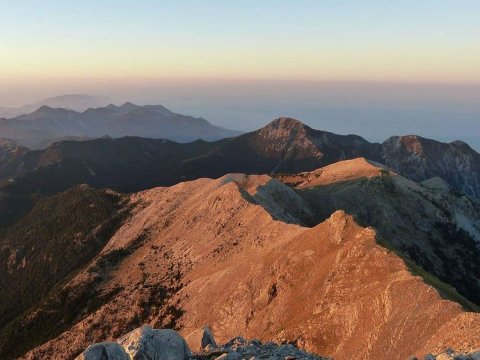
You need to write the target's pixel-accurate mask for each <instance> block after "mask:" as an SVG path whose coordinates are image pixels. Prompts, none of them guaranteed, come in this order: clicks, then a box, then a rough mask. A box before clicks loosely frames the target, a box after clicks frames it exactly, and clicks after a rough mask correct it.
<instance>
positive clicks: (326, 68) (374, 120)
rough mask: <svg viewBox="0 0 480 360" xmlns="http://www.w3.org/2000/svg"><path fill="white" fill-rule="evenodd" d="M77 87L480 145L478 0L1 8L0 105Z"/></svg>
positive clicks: (3, 3) (10, 2)
mask: <svg viewBox="0 0 480 360" xmlns="http://www.w3.org/2000/svg"><path fill="white" fill-rule="evenodd" d="M72 93H73V94H75V93H88V94H94V95H96V94H98V95H106V96H109V97H111V98H112V99H113V101H114V102H115V103H121V102H123V101H127V100H129V101H134V102H136V103H139V104H148V103H150V104H153V103H156V104H163V105H165V106H167V107H169V108H171V109H172V110H174V111H177V112H180V113H185V114H190V115H194V116H203V117H205V118H207V119H208V120H210V121H212V122H213V123H215V124H218V125H222V126H225V127H229V128H233V129H239V130H245V131H248V130H253V129H256V128H258V127H260V126H263V125H265V124H266V123H267V122H269V121H271V120H272V119H273V118H275V117H278V116H285V115H286V116H292V117H295V118H298V119H300V120H302V121H304V122H305V123H307V124H309V125H311V126H312V127H315V128H318V129H323V130H328V131H334V132H338V133H357V134H359V135H362V136H364V137H366V138H367V139H369V140H373V141H382V140H384V139H385V138H386V137H388V136H390V135H397V134H398V135H401V134H412V133H413V134H420V135H423V136H425V137H431V138H436V139H440V140H444V141H451V140H455V139H461V140H464V141H467V142H469V143H470V144H472V145H473V146H475V147H476V148H477V149H480V1H477V0H448V1H447V0H355V1H352V0H351V1H342V0H290V1H282V0H255V1H254V0H235V1H233V0H232V1H230V0H229V1H226V0H222V1H219V0H196V1H192V0H155V1H154V0H152V1H148V0H136V1H135V0H75V1H74V0H0V105H3V106H19V105H23V104H25V103H33V102H36V101H39V100H41V99H44V98H46V97H49V96H55V95H60V94H72Z"/></svg>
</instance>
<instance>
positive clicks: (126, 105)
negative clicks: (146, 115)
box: [118, 101, 140, 111]
mask: <svg viewBox="0 0 480 360" xmlns="http://www.w3.org/2000/svg"><path fill="white" fill-rule="evenodd" d="M139 107H140V106H139V105H135V104H133V103H131V102H130V101H127V102H126V103H124V104H122V105H120V106H119V107H118V108H119V109H121V110H124V111H132V110H135V109H137V108H139Z"/></svg>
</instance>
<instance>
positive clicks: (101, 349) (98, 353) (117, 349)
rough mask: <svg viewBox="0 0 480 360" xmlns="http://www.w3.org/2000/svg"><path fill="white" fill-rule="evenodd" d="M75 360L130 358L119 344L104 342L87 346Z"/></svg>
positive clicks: (120, 359) (128, 359)
mask: <svg viewBox="0 0 480 360" xmlns="http://www.w3.org/2000/svg"><path fill="white" fill-rule="evenodd" d="M76 360H130V356H129V355H128V354H127V352H126V351H125V349H124V348H123V347H122V346H121V345H120V344H118V343H111V342H104V343H98V344H94V345H91V346H89V347H88V348H87V350H85V351H84V352H83V353H82V354H80V355H79V356H78V357H77V358H76Z"/></svg>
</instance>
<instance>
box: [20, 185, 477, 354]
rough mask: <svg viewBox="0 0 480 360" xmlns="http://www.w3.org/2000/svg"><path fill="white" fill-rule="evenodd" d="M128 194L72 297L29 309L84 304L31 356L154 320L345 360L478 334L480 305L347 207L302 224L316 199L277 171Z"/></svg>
mask: <svg viewBox="0 0 480 360" xmlns="http://www.w3.org/2000/svg"><path fill="white" fill-rule="evenodd" d="M130 201H131V205H132V206H133V210H132V213H131V216H130V217H129V219H128V220H127V221H125V222H124V223H123V225H122V226H121V227H120V228H119V229H118V231H117V232H116V233H115V235H114V236H112V237H111V239H110V240H109V241H108V243H107V244H106V245H105V246H104V248H103V249H102V250H101V252H100V253H99V254H98V256H96V257H95V258H94V259H93V260H92V261H91V262H90V263H89V264H87V265H86V266H85V267H84V268H83V269H82V270H81V271H79V272H78V273H77V275H76V276H74V277H73V278H72V279H71V280H69V281H68V282H67V283H66V284H65V285H64V286H63V288H62V289H63V291H64V292H65V293H66V294H68V299H69V301H68V302H67V303H64V304H65V305H64V307H63V308H52V306H47V304H48V303H50V304H51V299H46V301H45V303H44V304H43V305H40V306H38V307H37V308H35V309H33V310H32V311H31V312H28V313H27V314H26V315H25V317H24V318H23V321H22V324H23V327H22V330H21V332H20V334H24V335H26V334H28V331H29V329H31V328H32V327H33V324H35V323H39V322H40V321H42V320H43V319H45V316H43V315H45V314H46V313H48V314H49V316H50V317H55V314H58V313H59V312H69V311H73V310H74V309H75V311H76V313H77V314H78V316H76V317H75V318H74V319H69V320H68V321H69V323H68V324H65V325H68V326H66V327H65V330H62V331H56V332H52V333H50V334H47V335H46V336H45V338H44V340H45V341H46V342H45V343H44V344H43V345H41V346H39V347H37V348H36V349H34V350H32V351H31V352H29V353H28V354H27V355H25V356H24V358H27V359H42V358H51V359H54V358H59V359H60V358H61V359H72V358H74V357H75V356H77V355H78V354H79V353H80V352H82V351H83V350H84V349H85V348H86V347H87V346H88V345H89V344H91V343H93V342H99V341H109V340H113V339H115V338H118V337H119V336H121V335H122V334H124V333H126V332H128V331H130V330H132V329H133V328H135V327H138V326H140V325H141V324H143V323H147V324H150V325H152V326H154V327H175V328H177V329H179V330H180V332H181V333H182V334H185V335H186V334H188V333H190V332H191V331H193V330H195V329H197V328H199V327H201V326H203V325H204V324H210V325H211V326H212V328H213V329H214V331H215V332H216V336H217V338H218V339H219V341H227V340H228V339H230V338H232V337H233V336H236V335H238V334H239V333H241V334H245V335H246V336H248V337H258V338H260V339H261V340H268V339H277V340H283V339H284V340H285V341H292V342H295V343H296V344H298V345H299V346H301V347H304V348H306V349H308V350H310V351H313V352H315V353H319V354H323V355H327V356H333V357H334V358H336V359H340V360H341V359H405V358H407V357H408V356H410V355H413V354H418V355H423V354H425V353H428V352H431V351H432V350H433V349H432V348H435V349H436V348H437V347H440V348H442V347H443V346H448V347H452V348H455V349H458V350H459V351H470V350H474V349H475V348H478V347H479V346H480V338H479V335H478V334H480V331H479V330H480V323H479V320H478V319H479V315H477V314H474V313H465V312H464V311H463V310H462V308H461V306H460V305H459V304H457V303H455V302H452V301H449V300H444V299H442V297H441V296H440V295H439V293H438V292H437V291H436V290H435V289H434V288H432V287H430V286H429V285H427V284H425V282H424V281H423V280H422V278H420V277H418V276H414V275H412V273H411V272H410V271H409V269H408V268H407V266H406V265H405V264H404V262H403V261H402V260H401V259H400V258H399V257H398V256H397V255H395V254H394V253H393V252H390V251H389V250H387V249H385V248H383V247H381V246H379V245H378V244H377V242H376V233H375V231H374V230H373V229H372V228H364V227H361V226H359V225H358V224H357V223H356V222H355V221H354V220H353V218H352V217H351V216H350V215H347V214H346V213H345V212H343V211H337V212H335V213H334V214H332V215H331V216H330V217H328V218H327V219H326V220H325V221H324V222H322V223H320V224H318V225H317V226H315V227H313V228H306V227H302V226H300V225H299V224H301V223H303V222H304V219H305V217H308V216H311V215H312V214H311V211H312V209H311V208H309V206H308V204H306V203H305V198H304V197H302V196H300V195H299V194H297V193H296V192H294V191H292V189H290V188H289V187H287V186H286V185H283V184H281V183H279V182H278V181H276V180H273V179H271V178H270V177H268V176H246V175H231V176H226V177H223V178H221V179H218V180H210V179H199V180H196V181H193V182H186V183H181V184H178V185H176V186H173V187H170V188H156V189H152V190H149V191H145V192H141V193H137V194H133V195H132V196H131V200H130ZM83 289H89V290H88V292H85V291H84V290H83ZM51 296H52V297H54V298H55V294H52V295H51ZM85 296H86V297H85ZM80 299H81V300H80ZM81 304H84V305H81ZM42 314H43V315H42ZM467 328H468V329H469V331H466V330H465V329H467ZM445 334H449V336H448V337H446V336H445ZM16 336H18V333H17V334H16ZM49 339H50V340H49ZM47 340H49V341H47ZM447 340H448V341H447ZM442 341H444V342H442ZM446 342H449V343H448V345H446ZM444 344H445V345H444ZM431 349H432V350H431ZM55 356H56V357H55Z"/></svg>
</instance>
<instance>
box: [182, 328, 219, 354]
mask: <svg viewBox="0 0 480 360" xmlns="http://www.w3.org/2000/svg"><path fill="white" fill-rule="evenodd" d="M185 341H186V342H187V344H188V346H189V347H190V349H192V351H194V352H197V351H202V350H204V349H205V348H206V347H207V346H209V345H210V346H212V347H216V346H217V343H216V342H215V339H214V337H213V334H212V330H211V329H210V328H209V327H208V326H204V327H203V328H201V329H198V330H195V331H194V332H192V333H190V334H189V335H187V336H186V337H185Z"/></svg>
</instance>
